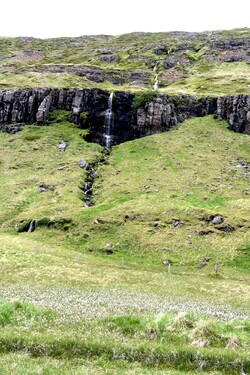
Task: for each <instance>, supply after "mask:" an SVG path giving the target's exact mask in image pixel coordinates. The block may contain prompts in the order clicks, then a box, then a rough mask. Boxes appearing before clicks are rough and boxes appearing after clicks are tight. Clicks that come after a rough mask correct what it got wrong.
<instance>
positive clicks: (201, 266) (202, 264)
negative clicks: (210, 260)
mask: <svg viewBox="0 0 250 375" xmlns="http://www.w3.org/2000/svg"><path fill="white" fill-rule="evenodd" d="M205 266H206V263H200V264H198V266H197V268H198V269H201V268H203V267H205Z"/></svg>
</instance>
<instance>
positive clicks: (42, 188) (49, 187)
mask: <svg viewBox="0 0 250 375" xmlns="http://www.w3.org/2000/svg"><path fill="white" fill-rule="evenodd" d="M47 190H51V191H54V190H55V188H54V186H52V185H46V184H42V185H40V186H39V188H38V190H37V191H38V193H43V192H44V191H47Z"/></svg>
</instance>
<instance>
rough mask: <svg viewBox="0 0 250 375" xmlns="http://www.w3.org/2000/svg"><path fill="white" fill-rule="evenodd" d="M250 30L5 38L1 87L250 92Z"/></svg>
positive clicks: (1, 41)
mask: <svg viewBox="0 0 250 375" xmlns="http://www.w3.org/2000/svg"><path fill="white" fill-rule="evenodd" d="M249 38H250V31H249V29H248V28H244V29H236V30H228V31H214V32H204V33H185V32H166V33H131V34H125V35H120V36H106V35H97V36H82V37H79V38H57V39H47V40H42V39H35V38H25V37H20V38H0V50H1V52H0V88H2V89H5V88H11V87H83V88H91V87H99V88H102V89H106V90H112V91H114V90H127V91H128V90H130V91H138V90H142V89H151V88H152V87H153V84H154V81H155V75H156V72H155V71H154V70H153V68H154V67H157V73H158V81H159V90H160V91H163V92H166V93H170V94H175V93H188V94H194V95H208V94H209V95H224V94H235V93H249V82H250V78H249V61H248V60H249V56H248V54H247V51H248V50H249Z"/></svg>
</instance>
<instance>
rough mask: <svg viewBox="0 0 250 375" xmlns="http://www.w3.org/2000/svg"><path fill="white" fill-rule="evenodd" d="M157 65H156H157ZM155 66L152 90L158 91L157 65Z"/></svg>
mask: <svg viewBox="0 0 250 375" xmlns="http://www.w3.org/2000/svg"><path fill="white" fill-rule="evenodd" d="M157 64H158V63H157ZM157 64H156V65H155V66H154V69H153V70H154V72H155V82H154V85H153V90H158V73H157V72H158V65H157Z"/></svg>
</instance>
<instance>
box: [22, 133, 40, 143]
mask: <svg viewBox="0 0 250 375" xmlns="http://www.w3.org/2000/svg"><path fill="white" fill-rule="evenodd" d="M40 138H41V136H40V135H38V134H27V135H25V136H24V139H25V140H26V141H29V142H32V141H37V140H38V139H40Z"/></svg>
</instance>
